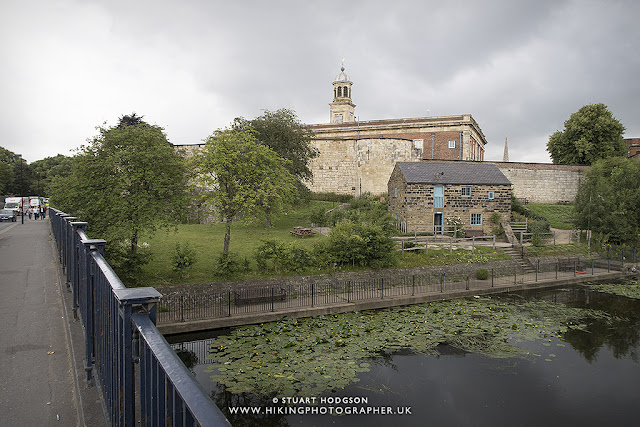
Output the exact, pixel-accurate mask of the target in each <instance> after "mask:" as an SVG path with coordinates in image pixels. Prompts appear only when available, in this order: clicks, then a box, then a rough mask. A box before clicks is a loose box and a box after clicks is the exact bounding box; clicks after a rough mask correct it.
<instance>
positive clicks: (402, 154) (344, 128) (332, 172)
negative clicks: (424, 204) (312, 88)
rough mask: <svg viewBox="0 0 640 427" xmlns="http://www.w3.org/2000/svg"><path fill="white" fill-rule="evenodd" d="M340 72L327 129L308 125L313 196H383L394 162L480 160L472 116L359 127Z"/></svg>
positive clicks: (366, 123)
mask: <svg viewBox="0 0 640 427" xmlns="http://www.w3.org/2000/svg"><path fill="white" fill-rule="evenodd" d="M352 86H353V82H351V80H350V79H349V77H348V76H347V74H345V72H344V67H343V68H342V69H341V72H340V74H338V76H337V77H336V79H335V81H334V82H333V102H332V103H330V104H329V107H330V108H329V112H330V117H329V118H330V123H328V124H316V125H310V128H311V130H312V131H313V132H314V134H315V138H314V146H315V148H316V149H317V150H318V152H319V153H320V155H319V156H318V157H316V158H315V159H313V160H312V161H311V164H310V169H311V171H312V172H313V181H311V182H309V183H308V184H307V185H308V187H309V188H310V189H311V190H312V191H314V192H333V193H339V194H353V195H355V196H359V195H360V194H362V193H367V192H369V193H372V194H383V193H384V192H385V191H386V185H387V182H388V180H389V176H390V175H391V171H392V170H393V167H394V165H395V163H396V162H419V161H421V160H427V159H428V160H475V161H482V160H484V151H485V148H484V147H485V144H486V143H487V141H486V138H485V136H484V134H483V133H482V130H481V129H480V126H478V123H476V121H475V120H474V119H473V117H472V116H471V115H470V114H462V115H455V116H443V117H420V118H407V119H389V120H371V121H359V120H357V118H356V116H355V104H353V102H352Z"/></svg>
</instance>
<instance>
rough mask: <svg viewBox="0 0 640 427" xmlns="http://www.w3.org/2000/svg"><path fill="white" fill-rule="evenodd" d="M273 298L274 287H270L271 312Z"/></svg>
mask: <svg viewBox="0 0 640 427" xmlns="http://www.w3.org/2000/svg"><path fill="white" fill-rule="evenodd" d="M273 298H274V287H273V286H272V287H271V311H272V312H273V311H274V307H273Z"/></svg>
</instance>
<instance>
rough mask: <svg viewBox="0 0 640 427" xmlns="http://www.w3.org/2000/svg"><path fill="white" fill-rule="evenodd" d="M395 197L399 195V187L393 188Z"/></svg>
mask: <svg viewBox="0 0 640 427" xmlns="http://www.w3.org/2000/svg"><path fill="white" fill-rule="evenodd" d="M393 197H398V187H395V188H394V189H393Z"/></svg>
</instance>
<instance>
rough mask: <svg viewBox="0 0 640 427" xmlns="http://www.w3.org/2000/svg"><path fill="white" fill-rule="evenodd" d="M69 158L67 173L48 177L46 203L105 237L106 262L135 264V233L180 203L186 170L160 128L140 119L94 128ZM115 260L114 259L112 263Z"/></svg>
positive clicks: (149, 228) (150, 228)
mask: <svg viewBox="0 0 640 427" xmlns="http://www.w3.org/2000/svg"><path fill="white" fill-rule="evenodd" d="M97 129H98V135H97V136H95V137H94V138H93V139H91V140H90V141H89V144H88V145H86V146H82V147H81V148H80V149H79V152H78V154H77V155H76V156H74V158H73V159H72V160H71V163H72V168H71V173H70V174H69V175H66V176H65V175H64V174H60V175H57V176H55V177H54V179H53V181H52V184H51V202H52V204H53V205H54V206H55V207H57V208H59V209H61V210H64V211H66V212H68V213H70V214H73V215H74V216H77V217H79V218H81V219H82V220H85V221H88V222H89V224H90V230H89V231H90V232H91V233H92V234H93V235H96V236H99V237H102V238H105V239H107V242H108V246H107V249H109V250H110V253H109V255H110V257H111V261H112V262H114V263H115V265H116V266H118V262H117V257H118V256H119V255H120V256H121V257H122V263H121V265H130V266H134V267H135V266H139V265H140V262H142V261H144V260H143V259H140V258H141V257H140V256H138V248H139V243H140V237H141V235H142V234H143V233H153V232H154V231H155V230H157V229H158V228H159V227H164V226H168V225H170V224H173V223H175V222H176V220H177V219H179V218H180V216H181V215H182V214H184V209H185V206H186V201H187V200H186V199H187V191H186V186H185V182H186V168H185V163H184V161H183V159H182V158H181V156H180V155H179V154H178V153H177V152H176V151H175V150H174V149H173V147H172V146H171V144H169V143H168V141H167V138H166V135H165V133H164V130H163V129H162V128H161V127H159V126H151V125H148V124H146V123H141V124H137V125H125V126H120V125H118V126H115V127H98V128H97ZM114 260H116V261H114Z"/></svg>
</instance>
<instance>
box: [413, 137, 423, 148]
mask: <svg viewBox="0 0 640 427" xmlns="http://www.w3.org/2000/svg"><path fill="white" fill-rule="evenodd" d="M423 144H424V139H414V140H413V148H415V149H417V150H422V145H423Z"/></svg>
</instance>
